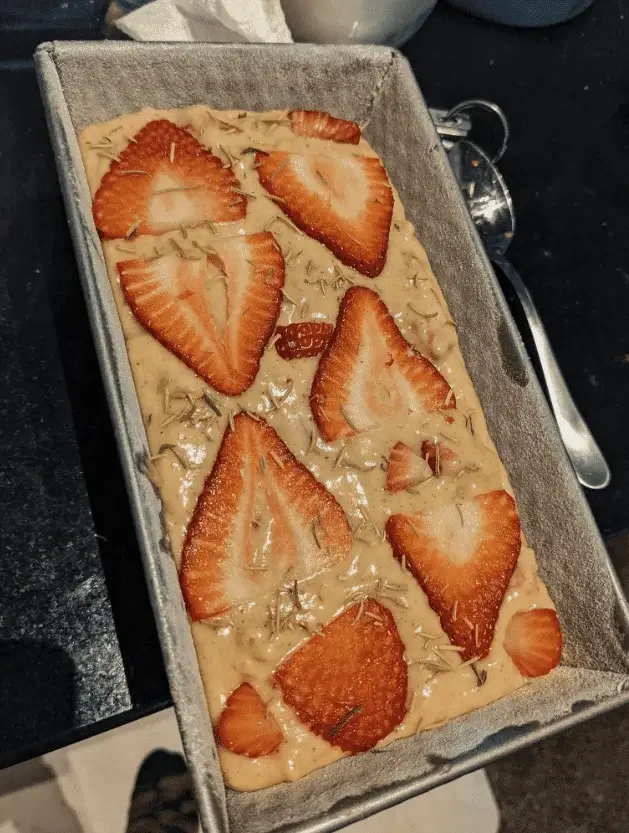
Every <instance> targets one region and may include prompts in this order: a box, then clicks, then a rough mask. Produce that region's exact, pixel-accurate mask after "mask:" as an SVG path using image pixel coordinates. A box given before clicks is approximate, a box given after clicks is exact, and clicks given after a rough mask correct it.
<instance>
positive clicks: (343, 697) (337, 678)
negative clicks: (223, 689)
mask: <svg viewBox="0 0 629 833" xmlns="http://www.w3.org/2000/svg"><path fill="white" fill-rule="evenodd" d="M273 678H274V680H275V683H276V684H277V685H278V686H279V687H280V689H281V690H282V697H283V698H284V701H285V702H286V703H287V704H288V705H289V706H290V707H291V708H292V709H294V710H295V712H296V713H297V716H298V717H299V719H300V720H301V722H302V723H305V725H306V726H307V727H308V728H309V729H310V731H311V732H313V733H314V734H315V735H318V736H319V737H321V738H324V739H325V740H327V741H329V743H331V744H332V745H333V746H338V747H340V748H341V749H342V750H343V751H344V752H349V753H351V754H355V753H357V752H364V751H366V750H367V749H371V748H372V747H374V746H375V745H376V743H378V741H380V740H382V738H385V737H386V736H387V735H388V734H389V733H390V732H392V731H393V730H394V729H395V728H396V726H398V725H399V724H400V723H401V722H402V720H403V719H404V715H405V714H406V692H407V687H408V669H407V665H406V661H405V659H404V643H403V642H402V640H401V638H400V635H399V633H398V630H397V627H396V625H395V620H394V619H393V616H392V615H391V612H390V611H389V609H388V608H386V607H385V606H384V605H382V604H380V603H379V602H376V601H374V600H373V599H369V600H368V601H366V602H364V604H363V606H362V607H361V605H360V604H354V605H352V606H351V607H349V608H348V609H347V610H345V611H344V612H343V613H341V614H340V615H339V616H337V617H336V619H333V620H332V621H331V622H329V623H328V624H327V625H326V626H325V627H324V628H323V630H322V631H321V632H320V633H317V634H315V635H314V636H313V637H312V638H311V639H309V640H308V642H306V643H305V645H303V646H302V647H301V648H298V649H297V650H296V651H294V652H293V653H292V654H290V655H289V657H288V658H287V659H285V660H284V662H283V663H282V664H281V665H280V666H279V668H278V669H277V670H276V672H275V674H274V677H273Z"/></svg>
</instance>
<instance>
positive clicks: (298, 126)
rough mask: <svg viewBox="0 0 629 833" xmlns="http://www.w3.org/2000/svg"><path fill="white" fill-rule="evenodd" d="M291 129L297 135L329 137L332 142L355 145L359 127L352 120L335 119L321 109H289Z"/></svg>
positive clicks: (358, 137)
mask: <svg viewBox="0 0 629 833" xmlns="http://www.w3.org/2000/svg"><path fill="white" fill-rule="evenodd" d="M288 118H289V119H290V121H291V129H292V131H293V133H295V134H296V135H297V136H304V137H306V138H314V139H329V140H330V141H332V142H341V143H342V144H348V145H357V144H358V143H359V142H360V127H359V126H358V125H357V124H356V122H353V121H346V120H345V119H337V118H334V116H331V115H330V114H329V113H326V112H325V111H322V110H291V111H290V113H289V114H288Z"/></svg>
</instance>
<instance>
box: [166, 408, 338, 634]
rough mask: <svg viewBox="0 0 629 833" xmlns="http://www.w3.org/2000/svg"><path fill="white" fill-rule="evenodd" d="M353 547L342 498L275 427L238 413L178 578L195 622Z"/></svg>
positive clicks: (302, 575)
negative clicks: (295, 453) (294, 452)
mask: <svg viewBox="0 0 629 833" xmlns="http://www.w3.org/2000/svg"><path fill="white" fill-rule="evenodd" d="M351 549H352V531H351V529H350V526H349V523H348V522H347V518H346V517H345V513H344V512H343V510H342V509H341V507H340V506H339V504H338V503H337V501H336V499H335V498H334V497H333V496H332V495H331V494H330V492H328V491H327V489H326V488H325V486H323V485H322V484H321V483H319V482H318V481H317V480H315V478H314V477H313V476H312V474H310V472H309V471H308V469H307V468H306V467H305V466H303V465H302V464H301V463H300V462H299V461H298V460H296V459H295V457H294V456H293V455H292V454H291V452H290V451H289V450H288V448H287V447H286V445H284V443H283V442H282V440H281V439H280V438H279V437H278V435H277V434H276V432H275V431H274V430H273V428H271V426H270V425H267V423H266V422H264V420H262V419H259V418H255V419H254V418H253V417H252V416H250V415H249V414H245V413H239V414H237V415H236V416H235V417H234V428H233V430H232V429H231V428H229V427H228V428H227V429H226V431H225V434H224V435H223V440H222V442H221V447H220V449H219V451H218V456H217V458H216V461H215V463H214V467H213V469H212V471H211V473H210V475H209V476H208V478H207V480H206V481H205V485H204V487H203V491H202V492H201V496H200V497H199V500H198V502H197V505H196V508H195V510H194V513H193V515H192V519H191V521H190V524H189V526H188V530H187V533H186V539H185V541H184V545H183V552H182V564H181V571H180V576H179V577H180V582H181V588H182V592H183V595H184V598H185V600H186V604H187V606H188V612H189V614H190V617H191V618H192V620H193V621H198V620H200V619H208V618H211V617H213V616H218V615H220V614H221V613H225V612H226V611H227V610H229V609H230V608H231V607H233V606H234V605H238V604H240V603H242V602H248V601H251V600H252V599H255V598H258V597H260V596H261V595H264V594H269V593H272V592H273V590H274V589H276V588H277V587H278V585H279V584H280V582H281V581H282V580H283V579H284V577H285V576H286V573H287V571H288V569H289V568H292V572H291V577H292V578H294V579H296V580H302V579H306V578H309V577H311V576H313V575H316V574H317V573H319V572H321V571H322V570H325V569H327V568H329V567H333V566H334V565H335V564H337V563H338V562H340V561H342V560H343V559H344V558H346V557H347V556H348V555H349V554H350V552H351Z"/></svg>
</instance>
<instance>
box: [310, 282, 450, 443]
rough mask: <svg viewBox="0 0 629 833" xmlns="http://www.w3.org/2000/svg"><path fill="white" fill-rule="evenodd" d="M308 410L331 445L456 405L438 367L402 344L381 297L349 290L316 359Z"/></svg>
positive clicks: (354, 289) (361, 288) (355, 289)
mask: <svg viewBox="0 0 629 833" xmlns="http://www.w3.org/2000/svg"><path fill="white" fill-rule="evenodd" d="M310 406H311V408H312V413H313V415H314V418H315V421H316V423H317V425H318V426H319V430H320V432H321V435H322V436H323V438H324V439H325V440H327V441H328V442H330V441H332V440H337V439H339V438H340V437H351V436H353V435H355V434H359V433H360V432H361V431H369V430H371V429H373V428H377V427H378V426H380V425H386V424H390V423H391V421H395V420H398V421H399V423H400V424H406V423H407V422H408V420H409V418H411V417H412V416H414V415H417V414H421V413H425V412H429V411H435V410H439V409H447V408H454V407H455V406H456V402H455V398H454V396H452V394H451V392H450V386H449V385H448V383H447V382H446V380H445V379H444V378H443V376H442V375H441V373H439V371H438V370H437V368H436V367H435V366H434V365H432V364H431V363H430V362H429V361H428V359H425V358H424V357H423V356H419V355H417V354H416V353H415V352H414V350H413V348H412V347H411V345H410V344H408V342H407V341H405V339H404V337H403V336H402V334H401V333H400V331H399V329H398V327H397V325H396V323H395V321H394V320H393V318H392V317H391V314H390V313H389V310H388V309H387V307H386V305H385V304H384V302H383V301H382V300H381V299H380V296H379V295H377V294H376V293H375V292H373V291H372V290H371V289H367V288H365V287H361V286H353V287H351V288H350V289H348V290H347V292H346V293H345V295H344V296H343V299H342V301H341V305H340V308H339V314H338V318H337V322H336V328H335V330H334V334H333V335H332V338H331V339H330V341H329V343H328V346H327V347H326V349H325V351H324V353H323V355H322V356H321V359H320V360H319V366H318V368H317V372H316V374H315V378H314V381H313V384H312V389H311V393H310Z"/></svg>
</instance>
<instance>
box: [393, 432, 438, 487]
mask: <svg viewBox="0 0 629 833" xmlns="http://www.w3.org/2000/svg"><path fill="white" fill-rule="evenodd" d="M432 474H433V473H432V469H431V468H430V466H429V465H428V463H427V462H426V460H425V459H424V458H423V457H420V456H419V454H416V453H415V452H414V451H413V449H412V448H409V446H407V445H406V444H405V443H396V444H395V445H394V446H393V448H392V449H391V453H390V454H389V462H388V465H387V477H386V490H387V492H401V491H402V490H403V489H412V488H413V486H419V484H420V483H423V482H424V481H425V480H430V478H431V477H432Z"/></svg>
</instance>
